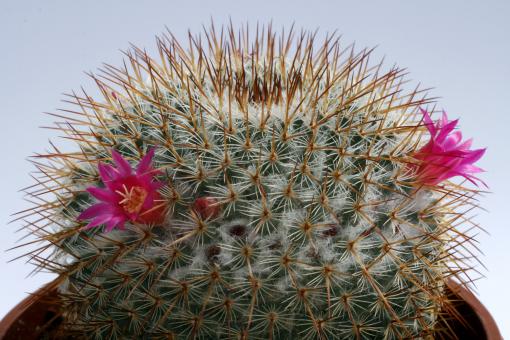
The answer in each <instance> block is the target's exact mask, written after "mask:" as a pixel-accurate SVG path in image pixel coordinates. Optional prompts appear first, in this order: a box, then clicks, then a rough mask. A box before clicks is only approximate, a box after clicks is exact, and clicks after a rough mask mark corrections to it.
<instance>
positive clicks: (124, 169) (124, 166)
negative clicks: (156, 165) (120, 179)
mask: <svg viewBox="0 0 510 340" xmlns="http://www.w3.org/2000/svg"><path fill="white" fill-rule="evenodd" d="M112 158H113V162H114V163H115V165H116V166H117V168H118V171H119V173H120V174H121V175H122V176H128V175H130V174H131V172H132V171H133V169H131V165H129V163H128V161H126V160H125V159H124V157H122V156H121V154H120V153H118V152H117V151H116V150H114V149H112Z"/></svg>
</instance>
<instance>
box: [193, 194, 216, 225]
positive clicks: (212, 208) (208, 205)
mask: <svg viewBox="0 0 510 340" xmlns="http://www.w3.org/2000/svg"><path fill="white" fill-rule="evenodd" d="M193 210H194V211H195V212H196V213H197V214H198V215H199V216H200V217H201V218H203V219H208V218H215V217H217V216H218V215H219V213H220V205H219V204H218V201H217V200H216V199H215V198H212V197H207V196H205V197H199V198H197V199H196V200H195V202H194V203H193Z"/></svg>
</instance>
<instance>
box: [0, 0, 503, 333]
mask: <svg viewBox="0 0 510 340" xmlns="http://www.w3.org/2000/svg"><path fill="white" fill-rule="evenodd" d="M229 16H230V17H231V18H232V21H233V22H234V23H245V22H248V23H250V25H252V26H254V25H255V24H256V23H257V21H258V22H260V23H268V22H269V21H270V20H272V22H273V26H274V27H275V28H281V27H282V26H285V27H290V25H291V24H292V23H293V22H294V23H295V25H296V27H297V28H305V29H309V30H314V29H316V28H319V29H320V32H322V33H326V32H332V31H334V30H338V32H339V33H340V34H342V36H343V41H344V42H345V43H346V44H348V43H350V42H352V41H356V46H358V47H359V48H363V47H366V46H368V47H373V46H375V45H378V47H377V49H376V51H375V54H374V56H375V57H376V58H374V59H373V61H374V63H375V62H377V61H378V60H377V57H382V56H385V60H386V65H387V66H388V67H391V66H392V65H393V64H394V63H396V64H398V65H399V66H401V67H405V68H407V69H408V71H409V72H410V75H409V78H410V79H411V80H412V82H411V83H410V85H409V86H410V87H412V86H414V85H416V84H417V83H418V82H420V83H421V84H422V85H423V87H434V90H432V91H431V92H430V94H431V95H432V96H441V98H440V99H439V108H444V109H445V110H447V111H448V113H449V115H450V116H451V117H452V118H455V117H460V118H461V120H460V125H461V129H462V132H463V133H464V135H465V136H468V137H469V136H471V137H474V147H475V148H478V147H485V146H486V147H487V148H488V151H487V153H486V156H485V157H484V158H483V159H482V160H481V161H480V162H479V165H480V166H481V167H482V168H484V169H486V170H487V172H486V173H484V174H482V178H483V180H484V181H486V182H487V183H488V185H489V186H490V189H491V191H492V193H491V194H488V195H485V196H484V197H481V198H480V204H481V205H482V206H483V207H485V208H486V209H487V212H485V211H482V210H479V211H478V212H477V215H478V216H477V217H476V218H475V220H476V221H477V222H479V223H480V225H481V226H483V227H484V228H485V229H486V230H487V231H488V233H490V235H487V234H483V233H481V234H480V235H479V237H478V240H479V242H480V248H481V250H482V251H483V253H484V255H483V257H482V260H483V262H484V263H485V265H486V266H487V270H484V269H483V268H480V269H481V270H482V272H483V273H484V274H485V275H486V278H485V279H482V280H480V281H478V282H477V291H478V294H479V298H480V299H481V301H482V302H483V303H484V304H485V305H486V307H487V308H488V309H489V310H490V311H491V312H492V314H493V315H494V317H495V319H496V321H497V323H498V325H499V327H500V328H501V331H502V333H503V335H504V336H506V337H507V338H510V308H509V304H510V294H509V292H508V287H509V280H510V274H509V271H510V268H509V261H510V256H509V253H510V223H509V222H508V221H509V218H508V215H509V214H510V199H509V197H510V196H509V192H510V185H509V182H510V169H509V167H510V152H509V147H510V142H509V137H510V110H509V108H508V107H509V100H510V87H509V82H510V62H509V58H510V57H509V55H510V39H509V38H510V37H509V35H510V1H504V0H502V1H426V2H424V1H423V2H422V1H404V0H402V1H358V2H354V1H318V0H317V1H310V0H308V1H297V0H294V1H277V0H272V1H262V0H257V1H250V2H248V1H180V2H177V1H145V2H143V3H142V2H141V1H134V0H130V1H127V0H123V1H121V0H118V1H107V0H105V1H99V0H96V1H91V0H88V1H63V0H62V1H49V0H46V1H40V0H39V1H35V0H34V1H15V0H13V1H6V0H2V1H1V4H0V117H1V119H0V124H1V129H0V145H1V149H2V150H3V153H2V154H1V156H0V181H1V182H0V226H1V227H2V229H1V230H0V276H1V279H0V317H3V315H5V313H7V312H8V311H9V310H10V309H11V308H12V307H13V306H14V305H15V304H16V303H17V302H19V301H20V300H21V299H22V298H23V297H25V296H26V293H27V292H32V291H34V290H35V289H37V288H38V287H40V286H41V285H42V284H43V283H45V282H47V281H49V280H51V276H49V275H44V274H38V275H36V276H31V277H27V275H28V274H29V273H30V271H31V270H32V269H33V268H32V267H31V266H29V265H26V264H25V263H24V261H23V260H18V261H15V262H12V263H7V261H8V260H9V259H12V258H13V257H14V256H15V255H19V254H21V252H20V251H17V252H16V251H15V252H4V250H5V249H7V248H9V247H11V246H13V245H14V244H15V241H16V239H18V238H20V237H21V236H23V234H22V233H21V234H20V233H18V234H15V230H16V229H17V228H19V227H20V226H21V223H12V224H7V222H8V221H9V220H11V219H12V217H11V216H10V214H12V213H14V212H16V211H19V210H21V209H24V208H27V207H29V206H30V205H29V204H28V203H26V202H25V201H24V200H23V194H22V193H21V192H19V191H18V190H19V189H21V188H22V187H25V186H28V185H30V184H32V183H33V181H32V180H31V178H30V176H29V172H30V171H32V170H34V169H33V167H32V166H31V165H30V164H29V162H28V161H27V160H26V158H27V157H28V156H30V155H32V154H33V153H34V152H44V151H45V149H46V147H47V145H48V139H49V138H52V140H54V141H56V142H59V141H58V139H57V138H55V137H56V135H57V134H56V133H54V132H53V131H50V130H45V129H40V128H39V126H48V125H51V123H52V122H53V119H52V117H50V116H47V115H44V114H42V112H44V111H46V112H47V111H50V112H56V111H55V110H56V109H57V108H62V107H66V106H65V105H64V104H63V103H61V102H60V101H61V100H62V99H63V96H62V95H61V94H62V93H64V92H70V91H71V90H79V89H80V86H81V85H84V87H85V89H89V90H91V92H93V86H92V84H91V82H90V80H89V79H88V78H87V76H86V75H85V74H84V72H83V71H95V70H96V69H97V68H98V67H100V66H101V64H102V63H103V62H107V63H111V64H113V65H120V63H121V60H122V54H121V52H120V50H125V49H127V48H128V47H129V43H134V44H135V45H137V46H140V47H145V48H147V50H148V51H149V52H150V51H154V50H155V40H154V35H156V34H159V33H161V32H163V31H164V29H165V26H167V27H168V28H169V29H170V30H171V31H172V32H173V33H174V34H175V35H176V36H177V37H179V38H182V39H183V40H184V38H185V37H186V32H187V29H190V30H191V31H192V32H198V31H200V30H201V29H202V25H203V24H204V25H206V26H207V25H208V24H209V21H210V19H211V18H213V19H214V21H215V24H216V25H217V26H220V25H221V24H225V23H228V20H229Z"/></svg>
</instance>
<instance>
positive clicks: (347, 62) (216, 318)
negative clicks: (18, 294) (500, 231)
mask: <svg viewBox="0 0 510 340" xmlns="http://www.w3.org/2000/svg"><path fill="white" fill-rule="evenodd" d="M157 45H158V51H159V57H158V60H155V59H152V58H151V57H149V56H148V55H147V53H146V52H145V51H143V50H141V49H138V48H136V47H134V48H132V50H130V51H128V52H127V53H126V57H127V62H126V63H125V64H124V65H123V66H122V67H120V68H117V67H114V66H110V65H106V66H105V67H104V69H103V70H101V73H100V75H98V76H95V75H92V77H93V79H94V80H95V81H96V83H97V85H98V88H99V90H100V91H101V93H102V98H101V99H99V100H96V99H94V98H92V97H91V96H89V95H87V94H86V93H85V92H84V93H83V94H81V95H80V94H76V93H73V94H72V95H70V99H71V100H70V101H71V102H72V103H73V104H75V109H73V110H65V112H66V114H60V113H59V114H55V115H56V116H57V117H60V118H62V119H64V121H63V122H57V123H56V124H57V127H58V128H59V129H60V130H61V131H62V132H63V133H65V135H66V138H70V139H72V140H74V141H76V142H77V145H78V146H79V150H77V151H73V152H61V151H59V149H58V148H56V147H55V148H54V150H53V151H51V152H49V153H48V154H46V155H43V156H40V157H39V158H44V160H45V161H39V160H36V161H34V164H35V165H36V167H37V168H38V170H39V171H40V173H41V175H42V176H41V177H38V178H37V182H38V183H37V185H36V186H34V187H32V188H30V189H28V193H29V195H30V196H32V197H36V198H38V202H41V203H38V204H36V205H35V206H34V207H33V208H32V209H31V210H29V211H27V212H25V213H23V214H22V215H23V216H22V218H23V219H25V220H27V221H29V222H28V223H27V225H26V229H27V230H29V231H30V232H31V233H33V234H35V235H36V236H37V238H38V241H40V242H41V243H40V244H41V246H40V247H38V248H37V249H33V251H31V253H30V254H29V257H30V260H31V261H32V262H35V263H36V264H37V266H38V268H39V269H46V270H50V271H52V272H54V273H57V274H58V275H59V281H58V285H59V299H60V301H61V302H60V303H61V304H62V315H63V318H64V323H63V325H62V327H63V329H64V330H65V331H66V332H70V333H75V334H80V335H83V334H87V336H89V337H91V338H97V339H103V338H119V339H120V338H151V339H152V338H216V337H217V338H221V339H223V338H243V339H245V338H250V339H251V338H253V339H296V338H318V339H330V338H335V337H340V338H352V339H369V338H387V339H400V338H417V337H427V336H429V335H431V334H433V332H438V331H442V330H441V329H438V327H436V324H437V321H438V320H441V319H447V318H448V317H450V315H449V313H447V311H448V308H445V306H447V305H448V301H447V299H446V297H445V296H444V294H443V286H444V282H445V279H447V278H449V277H454V278H457V279H458V280H460V281H461V282H469V280H470V279H469V276H468V273H469V270H470V269H471V265H470V262H469V258H471V257H472V254H471V253H470V251H471V249H470V248H469V247H468V246H466V245H467V244H469V243H470V242H472V238H471V235H470V234H472V232H473V231H474V230H475V229H476V227H475V225H474V224H471V222H470V220H469V216H468V215H467V213H468V212H469V211H470V210H471V209H472V207H473V206H474V204H473V197H474V196H475V195H476V194H477V191H476V190H472V189H469V188H467V187H465V186H463V185H462V184H455V183H453V182H450V181H443V182H442V183H440V184H438V185H424V184H423V183H420V181H419V180H417V177H416V171H415V170H416V167H415V166H413V165H416V164H417V162H418V161H417V160H416V158H414V157H413V154H414V153H415V152H416V151H417V150H419V148H420V147H421V146H422V145H423V143H424V141H425V140H426V135H427V130H426V128H425V126H424V124H423V123H422V122H421V120H422V116H421V115H420V114H419V111H418V108H419V107H420V106H424V105H426V104H428V103H431V102H433V99H430V98H427V95H426V90H420V89H418V88H417V89H414V90H412V91H406V90H405V88H404V86H403V85H404V83H405V79H404V75H405V74H404V71H403V70H401V69H398V68H391V69H390V70H388V71H383V67H382V63H379V64H376V65H371V64H370V63H369V55H370V52H371V50H367V49H364V50H362V51H360V52H356V51H355V49H354V47H353V46H352V45H350V46H343V45H342V44H341V43H340V42H339V40H338V38H337V37H335V36H327V37H326V38H325V39H324V41H323V43H322V44H321V45H318V44H317V41H316V38H315V34H312V33H308V32H301V33H299V34H295V33H294V32H293V30H291V31H290V32H289V33H283V32H282V33H281V34H276V33H274V32H273V31H272V30H271V29H270V28H268V29H266V28H262V29H260V30H257V32H256V35H255V38H254V39H250V38H249V35H248V29H241V30H240V31H239V32H236V31H235V30H234V28H232V27H229V28H227V29H226V30H223V29H222V30H221V33H218V32H216V31H215V29H214V27H211V29H210V30H208V31H206V32H205V34H204V35H202V36H190V39H189V46H188V47H184V46H182V45H180V44H179V42H178V41H177V40H176V39H174V38H173V37H172V36H171V35H163V36H162V37H160V38H158V39H157ZM149 153H151V155H150V157H146V156H147V155H148V154H149ZM152 153H153V154H152ZM144 157H145V160H144V161H142V159H144ZM123 159H124V160H127V162H128V163H125V161H123ZM149 161H150V162H151V165H150V166H151V167H152V168H154V169H157V171H154V172H151V173H150V174H149V175H148V176H149V177H146V178H145V179H146V181H145V182H144V183H146V184H144V185H146V186H143V185H142V184H136V185H135V184H132V183H135V182H133V181H135V179H130V180H129V181H131V182H129V181H128V180H127V179H125V178H124V179H119V181H120V182H118V183H117V182H115V181H114V180H113V179H112V178H113V177H112V176H117V175H118V176H120V175H119V174H121V171H123V170H122V169H124V170H126V169H127V168H129V167H131V168H133V169H135V168H136V167H137V166H138V167H139V166H141V165H140V164H141V163H143V164H144V165H143V167H148V166H149V165H148V162H149ZM123 162H124V163H123ZM112 163H114V164H113V165H112ZM126 164H127V167H126ZM119 169H120V170H119ZM126 171H127V170H126ZM100 172H102V173H100ZM126 173H127V172H126ZM126 176H127V175H126ZM133 176H134V175H133ZM105 178H106V179H107V180H105ZM126 178H127V177H126ZM130 178H131V177H130ZM122 181H124V182H122ZM114 182H115V183H117V184H119V183H120V184H119V185H121V186H120V187H119V188H124V189H125V190H124V189H119V190H120V191H119V190H113V189H111V188H112V185H113V184H112V183H114ZM126 183H128V184H127V185H126ZM129 183H131V184H129ZM136 183H138V182H136ZM150 183H152V184H154V183H159V184H158V186H157V191H156V192H154V193H153V195H152V194H151V191H150V190H149V189H147V190H145V189H146V188H148V185H152V184H150ZM122 185H124V186H123V187H122ZM91 186H92V187H96V189H93V190H91V189H90V187H91ZM87 188H89V191H86V189H87ZM98 188H99V189H98ZM144 188H145V189H144ZM109 189H111V192H110V194H111V195H113V196H108V197H110V198H109V199H111V200H113V201H112V202H114V203H111V204H117V206H116V208H115V209H117V208H119V207H121V208H122V209H124V210H119V211H120V212H119V211H117V210H116V211H117V213H118V214H120V215H115V216H117V217H118V216H128V215H122V214H125V213H127V212H129V213H130V214H131V215H129V216H128V217H125V223H123V224H122V225H121V224H120V223H118V221H119V220H113V218H114V217H112V216H114V215H111V216H110V215H108V214H110V213H111V211H110V210H108V209H110V208H111V207H110V206H107V205H104V204H105V203H104V201H105V200H106V198H104V199H103V201H102V202H103V203H101V204H103V205H101V206H98V207H99V208H97V209H96V208H94V209H95V210H94V212H95V213H97V214H103V215H101V216H103V217H104V218H103V219H99V220H96V221H95V223H92V222H91V223H90V224H89V227H88V228H86V227H85V226H86V221H84V220H85V219H88V216H89V215H90V216H91V215H93V214H92V213H91V212H90V210H89V212H86V213H84V211H85V210H86V209H90V207H91V206H93V205H94V204H95V203H97V202H96V199H95V198H94V197H96V198H98V197H102V196H101V193H103V194H105V195H106V194H107V192H108V190H109ZM154 190H156V189H154ZM149 194H150V195H152V196H151V197H152V198H151V200H152V201H151V202H152V205H151V207H153V208H151V207H149V208H147V210H150V211H152V212H154V211H155V210H154V209H157V210H158V211H159V212H158V214H157V215H158V217H157V218H148V217H147V216H148V215H146V214H145V213H146V211H143V209H145V208H143V207H142V202H148V201H147V200H146V197H147V195H149ZM115 195H121V196H115ZM112 197H113V198H112ZM115 199H122V202H121V201H118V200H117V201H115ZM115 202H116V203H115ZM119 202H121V203H119ZM154 207H157V208H154ZM160 207H164V209H160ZM112 209H113V208H112ZM119 209H120V208H119ZM99 211H101V212H99ZM111 214H113V212H112V213H111ZM133 214H138V215H136V216H137V217H133V216H134V215H133ZM144 214H145V215H144ZM153 215H154V214H153ZM105 216H106V217H105ZM108 216H109V217H108ZM144 216H145V217H146V218H143V217H144ZM107 226H109V227H107ZM106 229H109V230H111V229H113V230H112V231H111V232H107V231H106ZM466 230H467V231H466Z"/></svg>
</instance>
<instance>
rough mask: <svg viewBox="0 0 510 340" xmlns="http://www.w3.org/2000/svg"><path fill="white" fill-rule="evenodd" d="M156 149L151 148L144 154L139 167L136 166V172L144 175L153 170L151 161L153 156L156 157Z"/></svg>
mask: <svg viewBox="0 0 510 340" xmlns="http://www.w3.org/2000/svg"><path fill="white" fill-rule="evenodd" d="M154 151H155V148H150V149H149V151H148V152H147V153H146V154H145V156H143V158H142V160H141V161H140V163H139V164H138V167H137V168H136V173H137V174H138V175H143V174H145V173H146V172H148V171H151V170H152V168H151V162H152V158H153V157H154Z"/></svg>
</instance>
